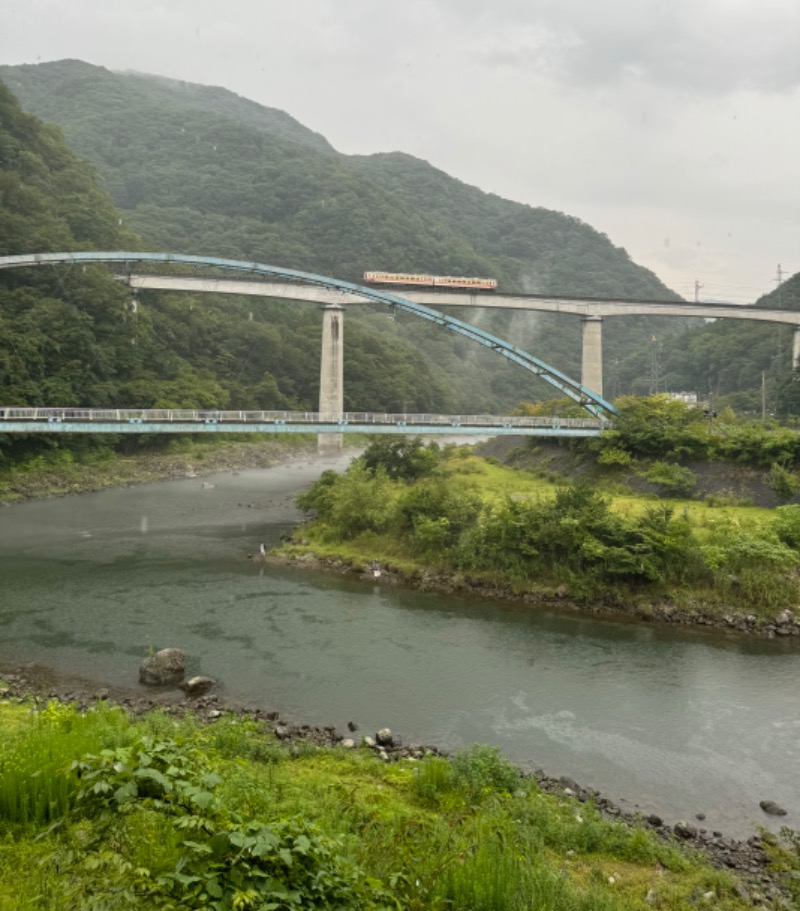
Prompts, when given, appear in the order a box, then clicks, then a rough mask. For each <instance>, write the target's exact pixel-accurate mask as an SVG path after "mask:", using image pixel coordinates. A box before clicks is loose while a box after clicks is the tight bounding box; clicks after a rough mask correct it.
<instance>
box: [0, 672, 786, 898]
mask: <svg viewBox="0 0 800 911" xmlns="http://www.w3.org/2000/svg"><path fill="white" fill-rule="evenodd" d="M0 699H4V700H9V701H15V702H21V701H26V700H32V701H33V702H34V703H36V702H40V703H41V702H42V701H44V700H56V701H59V702H63V703H73V704H75V705H76V706H77V707H78V709H79V711H86V710H88V709H89V708H90V707H91V706H93V705H94V704H96V703H98V702H108V703H111V704H116V705H119V706H121V707H123V708H124V709H125V710H126V711H128V712H130V713H131V714H132V715H134V716H137V715H139V716H140V715H144V714H146V713H147V712H151V711H155V710H160V711H163V712H165V713H166V714H170V715H175V716H182V715H186V714H191V715H193V716H195V717H196V718H197V719H198V720H200V721H201V722H202V723H205V724H213V723H214V722H215V721H216V720H217V719H219V718H220V717H222V715H223V714H230V713H233V714H235V715H238V716H239V717H242V718H248V719H250V720H253V721H258V722H261V723H263V724H264V725H265V726H266V728H267V729H268V730H270V731H271V732H272V733H273V734H274V735H275V737H276V738H277V739H278V740H280V741H281V742H282V743H284V744H285V745H286V746H287V747H288V748H290V749H291V747H292V745H294V744H299V743H305V744H313V745H315V746H319V747H327V748H331V747H340V748H345V749H355V748H359V747H360V748H362V749H367V750H370V751H372V752H373V753H374V754H375V755H376V756H377V757H378V758H379V759H381V760H382V761H384V762H396V761H398V760H401V759H411V760H419V759H422V758H424V757H425V756H430V755H436V756H447V755H448V753H447V751H445V750H441V749H439V748H438V747H436V746H431V745H423V744H416V743H408V744H406V743H404V742H403V740H402V739H401V738H400V737H399V736H397V735H396V734H394V733H392V731H391V729H389V728H383V729H381V730H380V731H377V732H376V733H375V734H374V735H366V736H358V735H357V734H356V732H357V731H358V730H359V727H358V725H357V724H356V723H355V722H350V723H348V729H349V730H348V733H347V734H341V733H340V732H338V731H337V730H336V728H335V727H332V726H325V727H319V726H311V725H308V724H302V723H298V722H295V721H290V720H287V719H285V718H282V717H281V713H280V712H278V711H276V710H268V709H265V708H262V707H258V706H235V705H228V704H226V703H225V702H224V701H223V699H222V698H221V697H220V696H219V695H218V694H216V693H213V692H204V693H203V695H200V696H197V697H192V696H190V695H188V694H187V691H186V688H185V687H184V689H181V688H179V687H178V686H173V687H155V688H147V689H146V690H143V689H142V688H141V687H140V688H139V689H138V690H137V689H134V688H128V689H126V688H119V687H117V688H114V689H111V688H108V687H97V686H96V685H95V684H93V683H92V682H91V681H89V680H85V679H83V678H77V677H66V676H63V675H59V674H57V673H56V672H54V671H53V670H52V669H49V668H44V667H39V666H36V665H30V664H29V665H24V666H20V667H13V668H9V667H5V668H2V669H0ZM523 775H525V776H526V777H532V778H534V779H535V780H536V782H537V784H538V785H539V787H540V788H541V789H542V790H543V791H544V792H545V793H547V794H551V795H555V796H560V797H562V798H571V799H574V800H576V801H578V802H579V803H589V802H591V803H592V804H593V805H594V806H595V807H596V808H597V809H598V810H599V811H600V812H601V813H602V814H603V815H604V816H606V817H607V818H610V819H616V820H618V821H620V822H622V823H624V824H627V825H631V826H633V825H641V826H644V827H645V828H647V829H649V830H650V831H651V832H653V833H654V834H655V835H656V836H657V837H658V838H660V839H663V840H664V841H668V842H671V843H678V844H681V845H683V846H685V847H687V848H689V849H691V850H695V851H698V852H700V853H701V854H703V855H704V856H705V857H706V858H707V859H708V861H709V862H710V863H711V864H712V865H713V866H715V867H717V868H718V869H721V870H729V871H731V872H733V873H734V874H736V876H737V877H738V878H739V881H740V884H739V886H738V892H739V895H740V897H742V898H743V899H744V900H746V901H752V903H753V904H754V905H758V906H762V907H771V908H790V907H791V905H790V904H789V903H788V901H787V899H786V895H785V892H784V890H783V887H782V883H781V876H780V874H778V873H777V872H776V871H773V870H771V869H770V862H769V857H768V854H767V852H766V850H765V846H764V839H763V838H762V837H761V836H759V835H753V836H751V837H750V838H748V839H747V840H746V841H741V840H737V839H734V838H728V837H726V836H725V835H724V834H723V833H722V832H719V831H708V830H707V829H706V828H704V827H703V826H702V820H703V818H704V817H703V815H702V814H698V815H697V816H696V818H695V821H694V822H687V821H685V820H680V821H678V822H675V823H672V824H670V823H668V822H666V821H665V820H663V819H662V818H661V817H660V816H657V815H655V814H643V813H640V812H630V811H628V810H625V809H623V808H622V807H620V806H619V804H618V803H616V802H615V801H613V800H611V799H610V798H608V797H606V796H604V795H603V794H601V793H600V792H599V791H597V790H595V789H594V788H589V787H582V786H581V785H580V784H578V783H577V782H576V781H574V780H573V779H571V778H568V777H565V776H561V777H553V776H549V775H547V774H545V772H544V771H543V770H541V769H537V770H536V771H534V772H528V771H523Z"/></svg>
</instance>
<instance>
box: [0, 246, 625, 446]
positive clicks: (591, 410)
mask: <svg viewBox="0 0 800 911" xmlns="http://www.w3.org/2000/svg"><path fill="white" fill-rule="evenodd" d="M87 263H122V264H123V265H126V266H127V265H128V264H133V263H145V264H149V265H154V266H155V265H159V266H161V265H176V266H197V267H205V268H209V267H210V268H214V269H222V270H227V271H232V272H236V273H239V274H240V275H241V274H244V275H246V276H248V277H251V278H252V277H258V278H260V279H268V280H273V281H274V282H276V283H278V284H277V285H274V284H271V285H269V293H268V294H267V293H265V296H271V297H281V296H287V297H291V298H297V297H298V295H297V294H296V293H288V290H287V289H296V288H297V286H302V287H303V288H304V289H305V291H304V293H303V295H302V297H303V299H305V300H312V301H316V302H318V303H320V304H322V305H323V334H322V353H321V366H320V407H319V411H318V412H315V413H298V412H227V411H211V412H209V411H203V412H199V411H189V410H166V411H165V410H158V411H142V410H138V409H91V408H85V409H74V408H73V409H62V408H50V409H41V408H13V407H0V432H5V433H24V432H28V433H29V432H53V433H56V432H62V433H63V432H67V433H125V432H136V433H143V432H145V433H147V432H150V433H187V432H192V433H202V432H237V433H238V432H247V431H251V432H273V433H274V432H278V433H299V432H303V433H309V432H311V433H318V434H328V435H332V436H334V437H335V438H336V439H335V440H334V439H331V440H330V442H331V443H338V445H340V444H341V434H342V433H344V432H355V433H406V434H456V433H457V434H465V435H469V434H490V435H494V434H503V433H506V434H508V433H516V434H525V435H553V436H596V435H598V434H599V433H600V432H601V431H602V430H603V429H604V428H605V427H607V426H608V423H609V419H610V417H611V416H612V415H613V414H615V409H614V407H613V405H611V404H610V403H609V402H607V401H605V399H603V397H602V396H601V395H600V394H599V393H598V392H596V391H594V390H592V389H589V388H588V387H586V386H584V385H582V384H581V383H580V382H578V381H575V380H573V379H572V378H570V377H568V376H567V375H566V374H564V373H562V372H561V371H560V370H558V369H556V368H555V367H552V366H551V365H549V364H546V363H545V362H544V361H542V360H540V359H539V358H537V357H535V356H534V355H532V354H529V353H528V352H526V351H523V350H522V349H521V348H519V347H517V346H516V345H513V344H512V343H510V342H507V341H505V340H504V339H501V338H498V337H497V336H495V335H492V334H491V333H488V332H486V331H485V330H482V329H479V328H477V327H476V326H473V325H471V324H470V323H466V322H464V321H462V320H459V319H457V318H455V317H454V316H451V315H449V314H445V313H442V312H440V311H438V310H434V309H432V308H430V307H428V306H426V305H424V304H421V303H417V302H415V301H412V300H410V299H409V298H408V297H407V296H405V295H401V294H397V293H395V292H394V291H391V292H390V291H386V290H383V289H378V288H374V287H368V286H362V285H357V284H354V283H352V282H346V281H342V280H341V279H336V278H331V277H329V276H323V275H316V274H313V273H308V272H301V271H298V270H295V269H287V268H283V267H279V266H271V265H266V264H263V263H258V262H247V261H240V260H229V259H220V258H218V257H209V256H191V255H186V254H177V253H140V252H132V251H121V252H107V251H105V252H104V251H100V252H85V251H81V252H65V253H34V254H23V255H18V256H4V257H0V269H10V268H23V267H30V266H47V265H50V266H57V265H63V264H66V265H84V264H87ZM353 300H358V301H368V302H372V303H376V304H381V305H384V306H387V307H389V308H391V309H392V311H401V312H405V313H408V314H410V315H412V316H415V317H419V318H421V319H425V320H427V321H429V322H431V323H432V324H434V325H436V326H438V327H440V328H443V329H446V330H449V331H452V332H455V333H457V334H459V335H462V336H464V337H466V338H468V339H470V340H471V341H473V342H476V343H477V344H480V345H482V346H484V347H486V348H488V349H490V350H491V351H494V352H495V353H497V354H498V355H500V356H502V357H505V358H506V359H507V360H509V361H511V362H512V363H514V364H516V365H518V366H520V367H522V368H523V369H524V370H527V371H528V372H530V373H531V374H533V375H534V376H537V377H539V378H540V379H542V380H544V381H545V382H547V383H549V384H550V385H552V386H554V387H555V388H556V389H558V390H559V391H560V392H561V393H562V394H563V395H565V396H567V397H569V398H571V399H572V400H573V401H574V402H576V403H577V404H579V405H580V406H581V407H583V408H584V409H585V411H586V412H587V417H586V418H585V419H564V418H560V419H559V418H525V419H523V418H512V417H507V416H490V415H379V414H366V413H350V414H348V413H345V412H344V411H343V407H342V406H343V344H344V342H343V339H344V335H343V311H344V305H345V303H350V302H352V301H353Z"/></svg>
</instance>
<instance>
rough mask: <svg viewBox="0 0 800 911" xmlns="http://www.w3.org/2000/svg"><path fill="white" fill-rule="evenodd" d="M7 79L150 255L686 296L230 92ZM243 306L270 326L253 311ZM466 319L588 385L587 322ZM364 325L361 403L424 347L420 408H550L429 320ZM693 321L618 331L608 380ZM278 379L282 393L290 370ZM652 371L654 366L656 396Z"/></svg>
mask: <svg viewBox="0 0 800 911" xmlns="http://www.w3.org/2000/svg"><path fill="white" fill-rule="evenodd" d="M0 78H3V79H5V80H6V82H7V83H8V85H9V86H10V87H11V88H12V90H13V91H14V92H15V93H17V94H18V96H19V97H20V99H21V100H22V102H23V103H24V105H25V107H26V108H27V109H28V110H30V111H31V112H33V113H34V114H36V115H37V116H40V117H42V118H43V119H45V120H47V121H53V122H56V123H58V124H59V125H60V126H61V127H62V128H63V129H64V132H65V135H66V138H67V140H68V142H69V144H70V146H71V147H72V148H73V149H75V150H76V151H77V152H78V153H79V154H81V155H83V156H85V157H86V158H87V159H88V160H90V161H91V162H92V163H93V164H94V165H95V167H96V168H97V169H98V173H99V174H100V177H101V179H102V180H103V183H104V184H105V186H106V187H107V189H108V190H109V192H110V193H111V195H112V197H113V199H114V201H115V203H116V205H117V206H118V207H119V208H120V209H121V210H122V215H123V218H124V221H125V224H127V225H129V226H130V227H132V228H133V229H135V230H136V231H137V232H138V233H139V234H140V236H141V237H142V239H143V241H144V243H145V244H146V245H147V248H148V249H167V250H174V251H179V252H187V253H208V254H210V255H217V256H227V257H232V258H241V259H255V260H260V261H262V262H264V261H266V262H271V263H275V264H277V265H285V266H290V267H293V268H297V269H306V270H309V271H313V272H320V273H323V274H330V275H334V276H337V277H340V278H344V279H351V280H358V279H359V278H360V277H361V275H362V274H363V272H364V270H366V269H374V268H379V269H390V270H399V271H414V272H423V271H426V272H435V273H445V274H466V275H475V274H477V275H490V276H493V277H496V278H498V279H499V281H500V284H501V286H502V287H503V288H506V289H508V290H515V289H517V290H529V291H542V292H560V293H564V294H580V293H587V292H588V293H594V294H598V295H603V294H624V295H626V296H635V297H636V296H638V297H650V298H653V297H657V298H665V297H674V295H673V294H672V293H671V292H669V290H668V289H667V288H665V287H664V285H663V284H661V282H659V281H658V279H657V278H656V277H655V276H654V275H653V274H652V273H650V272H648V271H647V270H645V269H642V268H641V267H639V266H637V265H635V264H634V263H633V262H631V260H630V258H629V257H628V255H627V253H626V252H625V251H624V250H622V249H619V248H617V247H615V246H614V245H613V244H611V243H610V242H609V240H608V238H606V237H604V236H603V235H602V234H600V233H599V232H597V231H596V230H594V229H593V228H591V227H590V226H589V225H586V224H584V223H582V222H581V221H580V220H579V219H577V218H574V217H570V216H568V215H564V214H562V213H560V212H554V211H550V210H547V209H543V208H533V207H530V206H525V205H521V204H519V203H514V202H510V201H508V200H503V199H500V198H499V197H496V196H492V195H490V194H486V193H483V192H481V191H480V190H477V189H475V188H474V187H469V186H467V185H465V184H463V183H461V182H459V181H457V180H454V179H452V178H450V177H449V176H448V175H446V174H444V173H443V172H441V171H438V170H436V169H435V168H433V167H431V166H430V165H429V164H427V163H426V162H423V161H419V160H416V159H413V158H411V157H410V156H407V155H400V154H392V155H375V156H369V157H365V158H364V157H357V156H353V157H348V156H344V155H340V154H338V153H337V152H335V151H334V150H333V149H331V148H330V146H329V145H328V144H327V143H326V142H325V141H324V140H323V139H322V138H321V137H319V136H318V135H316V134H313V133H311V132H310V131H308V130H306V129H305V128H303V127H301V126H300V125H299V124H297V123H296V122H294V121H292V120H291V118H289V117H288V116H287V115H286V114H282V113H281V112H279V111H273V110H270V109H266V108H262V107H260V106H258V105H255V104H253V103H252V102H248V101H246V100H245V99H242V98H239V97H238V96H236V95H233V94H232V93H230V92H225V91H224V90H222V89H210V88H205V87H202V86H192V85H187V84H185V83H177V82H172V81H170V80H164V79H157V78H155V77H148V76H142V75H137V74H132V73H125V74H117V73H111V72H108V71H107V70H104V69H102V68H100V67H93V66H89V65H88V64H84V63H81V62H79V61H74V60H73V61H60V62H57V63H48V64H42V65H37V66H20V67H0ZM142 300H143V305H144V306H146V307H147V308H148V309H149V308H150V307H153V306H157V303H156V302H155V301H154V300H153V298H151V297H150V296H146V295H145V296H143V298H142ZM184 300H185V298H184ZM209 306H216V305H214V304H211V303H210V302H209V301H208V298H203V299H202V302H200V301H198V302H196V303H195V308H196V309H206V308H208V307H209ZM221 306H222V307H223V308H224V307H228V306H229V305H228V303H227V302H223V303H222V304H221ZM245 306H246V307H247V309H248V310H254V311H256V312H257V313H259V314H260V313H261V312H262V307H261V305H254V303H253V301H252V299H251V300H250V302H249V303H248V304H247V305H245ZM232 316H233V318H234V319H236V318H238V314H237V313H234V314H232ZM312 318H313V319H314V320H317V319H318V317H317V316H316V314H313V317H312ZM467 318H468V319H470V320H472V321H475V320H481V321H482V324H484V325H486V326H488V327H491V328H492V329H493V331H496V332H497V334H499V335H501V336H506V337H510V338H512V339H513V340H514V342H515V343H517V344H519V345H520V347H523V348H526V349H527V350H531V351H533V352H534V353H538V354H540V355H541V354H542V352H545V351H546V352H547V358H546V359H547V360H549V361H552V362H554V363H555V364H556V365H557V366H558V367H559V368H560V369H562V370H564V371H565V372H567V373H568V374H571V375H576V374H577V373H578V372H579V369H580V368H579V364H580V320H579V319H578V318H577V317H575V318H569V317H568V318H563V317H560V318H559V317H554V316H549V315H542V314H539V315H536V316H521V315H519V314H516V315H501V314H497V313H494V314H493V313H491V312H490V313H488V314H487V313H478V312H475V313H472V314H470V315H468V316H467ZM358 319H359V318H358V317H357V316H356V315H349V316H348V324H349V327H352V328H348V330H347V357H346V366H345V369H346V370H347V371H348V373H349V374H350V375H348V377H347V383H346V389H348V390H349V389H350V386H351V382H352V381H354V380H355V378H356V377H357V376H358V375H360V373H361V372H363V369H364V367H363V365H364V364H371V363H372V360H371V356H372V355H375V358H374V361H375V363H376V364H377V369H376V370H374V371H373V372H374V375H373V376H371V377H370V388H371V389H372V390H373V397H374V396H380V397H382V398H384V399H385V398H386V397H387V395H388V393H389V390H392V389H394V387H395V385H396V384H395V382H394V379H395V377H396V375H397V373H398V370H399V372H400V374H401V384H400V385H401V386H402V385H407V384H406V383H405V380H404V379H403V378H402V373H403V371H402V369H401V368H402V365H403V364H404V363H406V362H407V361H408V360H409V359H411V358H412V352H413V350H414V349H416V354H415V355H413V359H414V361H415V362H416V364H417V365H418V366H419V365H420V364H422V365H424V366H423V371H427V375H425V374H423V377H422V378H421V381H420V382H418V383H417V384H416V387H415V388H411V389H409V390H408V392H407V394H404V395H403V397H402V398H403V400H405V401H406V403H407V404H408V408H409V410H410V409H412V408H415V409H416V408H418V409H419V410H423V406H424V405H425V403H424V401H422V400H420V396H421V395H422V394H423V393H424V394H426V395H427V396H428V398H429V399H431V398H433V399H436V400H437V401H438V402H439V403H440V404H441V405H442V406H444V405H446V404H450V405H451V406H452V407H453V409H454V410H456V411H461V412H470V411H472V412H480V411H487V410H488V411H496V410H498V409H499V410H501V411H502V410H505V409H507V408H510V407H513V405H515V404H516V403H517V402H518V401H519V400H520V399H521V398H532V397H536V396H542V395H545V396H546V395H548V394H549V393H550V389H549V387H548V386H547V385H546V384H543V383H539V382H538V381H535V380H534V381H533V383H534V388H533V389H530V388H529V387H528V383H529V382H530V380H529V379H527V378H525V376H524V375H522V374H520V372H519V371H517V370H515V369H514V368H512V367H511V366H510V365H507V364H504V363H503V362H502V361H501V359H499V358H497V357H493V356H492V355H491V354H489V353H487V352H485V351H482V350H480V349H479V348H478V347H477V346H473V345H470V343H468V342H465V341H459V340H458V339H454V338H452V337H450V336H449V335H447V334H445V333H441V332H436V331H434V330H432V329H431V327H430V326H427V325H423V324H421V323H420V322H419V321H418V320H413V319H412V320H409V319H407V318H404V317H402V316H401V317H399V318H398V320H397V323H390V322H389V321H388V320H386V319H383V318H378V317H373V318H372V319H367V321H366V325H365V326H364V327H363V330H362V333H361V334H357V333H356V331H355V326H356V324H357V322H358ZM287 320H289V315H288V312H287V311H285V310H284V311H280V312H275V311H272V312H271V313H270V315H269V321H270V325H271V329H272V331H273V332H279V333H280V334H281V335H285V334H287V335H290V336H291V335H292V334H293V333H292V329H291V328H290V327H289V326H288V325H286V321H287ZM681 324H682V322H681V321H674V320H672V321H671V320H666V321H665V320H661V321H658V320H653V319H642V318H632V319H630V320H616V321H609V323H608V325H607V326H606V346H605V347H606V351H607V353H608V356H607V361H608V363H607V371H609V373H608V375H609V376H610V375H612V374H613V375H614V376H615V377H619V378H620V381H619V382H616V381H615V386H616V388H615V389H614V390H613V394H616V393H617V392H618V391H620V390H622V389H625V388H628V387H630V383H631V381H632V377H628V376H626V371H625V369H620V368H619V367H614V369H613V370H612V367H613V364H612V361H613V360H620V359H622V360H625V359H626V358H627V357H628V355H629V354H630V353H632V352H635V351H637V350H641V351H644V352H646V351H647V350H648V344H649V340H650V338H651V337H652V335H653V334H654V333H655V332H657V333H658V334H659V336H662V335H668V334H670V333H674V332H676V331H678V327H679V326H680V325H681ZM683 324H685V323H683ZM306 334H307V333H306ZM409 342H410V343H411V345H412V346H413V348H412V347H411V346H409ZM362 345H363V349H364V350H363V351H362V350H361V349H362ZM376 349H377V350H376ZM396 349H397V350H396ZM611 352H616V355H614V356H613V357H612V355H611ZM621 352H624V353H625V354H624V356H623V355H621ZM395 353H396V354H397V356H396V357H393V355H394V354H395ZM305 359H306V353H305V351H303V360H302V363H305ZM312 363H313V361H312ZM383 365H385V366H383ZM266 366H267V369H269V370H270V372H271V373H272V374H273V375H274V376H275V377H276V381H277V383H278V384H279V386H280V387H281V389H282V390H284V379H283V377H284V374H285V371H286V369H287V365H285V364H280V365H274V366H273V365H272V364H270V363H267V365H266ZM640 367H641V365H639V366H638V367H637V369H640ZM291 369H292V371H293V373H296V372H298V371H299V370H301V369H302V367H301V365H300V363H297V364H295V365H293V366H292V368H291ZM648 370H649V368H648V366H647V362H646V357H645V361H644V368H643V369H642V376H643V377H644V380H643V382H646V378H647V376H648ZM315 382H316V377H315V371H314V370H313V369H312V370H311V376H310V382H309V381H305V382H303V383H302V384H298V383H295V385H297V386H298V389H299V390H300V391H301V394H308V393H307V390H308V388H309V387H310V386H311V387H313V385H314V384H315ZM428 390H430V392H428ZM360 391H361V390H360V389H359V390H356V389H355V388H354V391H353V393H352V397H351V399H350V402H351V404H352V405H353V407H354V408H355V409H361V408H365V407H367V405H366V404H364V403H363V402H362V401H361V399H359V398H358V397H357V395H356V393H357V392H358V393H360ZM348 395H350V392H349V391H348Z"/></svg>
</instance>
